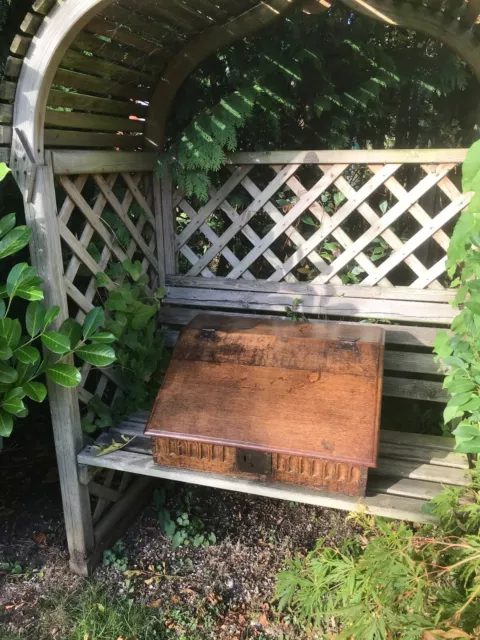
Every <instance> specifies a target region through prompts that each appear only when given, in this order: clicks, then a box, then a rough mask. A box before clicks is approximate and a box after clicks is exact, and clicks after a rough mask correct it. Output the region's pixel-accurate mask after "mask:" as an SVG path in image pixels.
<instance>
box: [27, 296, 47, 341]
mask: <svg viewBox="0 0 480 640" xmlns="http://www.w3.org/2000/svg"><path fill="white" fill-rule="evenodd" d="M45 313H46V309H45V305H44V304H43V303H42V302H32V303H31V304H29V305H28V307H27V314H26V316H25V324H26V327H27V331H28V335H29V336H31V337H32V338H34V337H35V336H36V335H38V334H39V333H40V331H41V330H42V329H43V323H44V321H45Z"/></svg>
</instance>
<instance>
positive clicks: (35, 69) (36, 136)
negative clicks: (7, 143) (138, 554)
mask: <svg viewBox="0 0 480 640" xmlns="http://www.w3.org/2000/svg"><path fill="white" fill-rule="evenodd" d="M111 1H112V0H82V2H78V1H77V0H65V1H64V2H62V3H57V4H55V5H54V7H53V8H52V10H51V11H50V13H49V14H48V20H43V21H42V24H41V25H40V26H39V28H38V31H37V33H36V37H35V47H30V49H29V51H28V53H27V55H26V57H25V64H24V65H22V70H21V73H20V78H19V81H18V88H17V99H16V103H15V112H14V121H13V129H14V139H13V144H12V166H13V161H16V159H17V158H18V157H19V155H20V154H21V153H23V152H24V149H25V148H26V149H27V150H28V153H29V154H30V156H31V159H32V161H33V162H34V163H35V164H39V165H42V164H43V160H44V158H43V149H44V124H45V112H46V105H47V99H48V92H49V90H50V86H51V84H52V82H53V78H54V76H55V72H56V70H57V68H58V65H59V64H60V61H61V60H62V58H63V56H64V55H65V53H66V52H67V49H68V47H69V45H70V43H71V42H72V40H73V39H74V38H75V36H76V35H77V34H78V33H80V31H81V30H82V29H83V28H84V27H85V26H86V25H87V24H88V22H89V21H90V19H91V18H92V17H93V16H94V15H96V14H97V13H98V12H99V11H101V10H102V9H104V8H105V7H107V6H109V4H110V3H111ZM19 186H20V188H21V189H22V187H23V185H22V184H21V181H20V184H19Z"/></svg>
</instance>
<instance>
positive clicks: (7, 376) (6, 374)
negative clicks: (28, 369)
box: [0, 362, 18, 384]
mask: <svg viewBox="0 0 480 640" xmlns="http://www.w3.org/2000/svg"><path fill="white" fill-rule="evenodd" d="M17 379H18V372H17V370H16V369H14V368H13V367H10V366H9V365H8V364H5V363H4V362H0V383H2V384H13V383H14V382H15V381H16V380H17Z"/></svg>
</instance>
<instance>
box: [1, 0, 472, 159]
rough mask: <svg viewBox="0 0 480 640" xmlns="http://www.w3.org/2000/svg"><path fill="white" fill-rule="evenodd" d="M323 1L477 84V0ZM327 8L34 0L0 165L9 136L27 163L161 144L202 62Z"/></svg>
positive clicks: (222, 1) (20, 45)
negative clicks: (418, 37)
mask: <svg viewBox="0 0 480 640" xmlns="http://www.w3.org/2000/svg"><path fill="white" fill-rule="evenodd" d="M333 1H338V2H343V3H344V4H346V5H347V6H349V7H350V8H352V9H353V10H356V11H359V12H361V13H363V14H366V15H368V16H370V17H372V18H374V19H377V20H382V21H384V22H385V23H387V24H391V25H398V26H403V27H408V28H411V29H416V30H418V31H422V32H425V33H428V34H429V35H431V36H434V37H436V38H437V39H439V40H441V41H443V42H445V43H446V44H447V45H448V46H450V47H451V48H452V49H453V50H455V51H456V52H457V54H459V55H460V56H461V57H463V58H464V59H465V60H466V61H467V62H468V63H469V65H470V66H471V68H472V69H473V71H474V73H475V74H476V75H477V77H478V78H479V79H480V41H479V40H478V34H479V33H480V26H479V25H478V24H477V23H478V19H479V13H480V1H479V0H468V1H467V0H333ZM330 4H331V2H330V0H268V1H261V0H82V2H78V0H63V2H61V3H58V2H57V0H35V2H34V3H33V6H32V11H31V12H30V13H29V14H27V16H26V17H25V19H24V21H23V23H22V26H21V33H20V34H19V35H17V36H16V38H15V39H14V41H13V43H12V46H11V55H10V57H9V58H8V61H7V64H6V69H5V79H4V81H3V83H2V84H1V85H0V154H1V156H0V157H3V159H5V158H6V157H8V154H9V152H8V147H9V146H10V145H11V144H12V140H13V139H14V138H17V143H18V144H20V146H21V147H22V148H23V147H25V146H26V148H27V152H28V153H30V154H31V160H32V161H34V162H35V164H41V163H42V162H43V149H44V147H45V146H46V147H47V148H54V147H68V148H74V147H81V148H114V147H115V148H121V149H130V150H131V149H140V148H156V147H158V146H161V144H162V137H163V129H164V124H165V120H166V117H167V115H168V111H169V108H170V105H171V104H172V101H173V99H174V97H175V94H176V92H177V90H178V88H179V87H180V86H181V84H182V83H183V81H184V80H185V79H186V77H187V76H188V74H189V73H190V72H191V71H192V70H193V69H194V68H195V67H196V66H197V65H198V64H199V63H200V62H201V61H202V60H204V59H205V58H206V57H207V56H208V55H210V54H211V53H213V52H214V51H215V50H217V49H218V48H220V47H221V46H224V45H226V44H228V43H231V42H233V41H235V40H237V39H239V38H242V37H244V36H246V35H248V34H251V33H253V32H254V31H256V30H258V29H260V28H262V27H263V26H265V25H267V24H269V23H270V22H272V21H273V20H275V19H277V18H278V17H280V16H282V15H284V14H285V12H287V11H288V10H290V9H291V8H292V7H293V6H301V7H302V8H303V9H304V11H305V12H306V13H318V12H320V11H325V10H326V9H328V7H329V6H330ZM59 87H71V88H72V91H65V90H63V89H60V88H59ZM14 101H15V109H14V104H13V102H14ZM58 108H62V109H64V110H62V111H58V110H56V109H58ZM14 131H15V132H16V134H15V135H14V133H13V132H14ZM119 132H121V135H119ZM2 147H3V153H2Z"/></svg>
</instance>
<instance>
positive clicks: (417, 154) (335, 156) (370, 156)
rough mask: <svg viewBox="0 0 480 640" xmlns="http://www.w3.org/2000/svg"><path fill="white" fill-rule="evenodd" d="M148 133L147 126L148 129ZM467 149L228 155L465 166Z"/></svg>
mask: <svg viewBox="0 0 480 640" xmlns="http://www.w3.org/2000/svg"><path fill="white" fill-rule="evenodd" d="M147 130H148V126H147ZM467 153H468V149H359V150H352V151H350V150H349V151H336V150H334V151H330V150H328V149H321V150H312V151H243V152H238V153H233V154H231V155H229V156H228V158H227V162H228V163H229V164H232V165H244V164H251V165H257V164H271V165H278V164H282V165H283V164H325V165H329V164H419V163H423V164H428V163H435V164H438V163H440V162H455V163H458V164H460V163H462V162H463V161H464V160H465V158H466V157H467Z"/></svg>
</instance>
